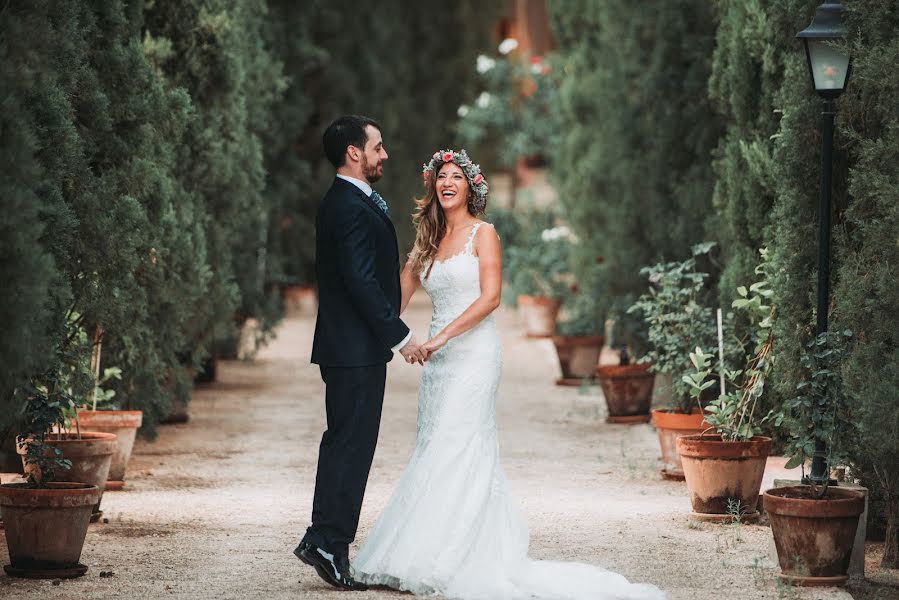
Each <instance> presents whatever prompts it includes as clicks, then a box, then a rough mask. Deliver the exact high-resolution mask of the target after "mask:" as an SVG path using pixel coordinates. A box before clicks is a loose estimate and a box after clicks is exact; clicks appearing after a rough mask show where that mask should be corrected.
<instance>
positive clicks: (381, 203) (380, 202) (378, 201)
mask: <svg viewBox="0 0 899 600" xmlns="http://www.w3.org/2000/svg"><path fill="white" fill-rule="evenodd" d="M371 199H372V201H373V202H374V203H375V204H377V205H378V206H380V207H381V210H383V211H384V214H385V215H387V216H390V211H389V210H387V203H386V202H384V198H381V194H379V193H378V192H375V191H372V193H371Z"/></svg>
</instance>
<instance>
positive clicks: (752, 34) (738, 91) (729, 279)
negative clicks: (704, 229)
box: [708, 0, 807, 306]
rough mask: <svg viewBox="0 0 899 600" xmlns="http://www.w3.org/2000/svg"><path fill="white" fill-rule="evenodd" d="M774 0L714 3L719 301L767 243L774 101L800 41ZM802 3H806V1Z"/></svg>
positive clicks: (746, 274)
mask: <svg viewBox="0 0 899 600" xmlns="http://www.w3.org/2000/svg"><path fill="white" fill-rule="evenodd" d="M777 4H778V2H774V1H772V0H749V1H748V2H747V1H737V0H724V1H722V2H719V3H718V29H717V32H716V42H715V52H714V56H713V61H712V72H711V77H710V79H709V96H710V97H711V99H712V101H713V103H714V107H715V110H716V112H717V113H718V114H719V115H720V118H721V119H722V120H723V122H724V130H723V131H722V135H721V137H720V139H719V141H718V146H717V148H716V150H715V160H714V162H713V168H714V172H715V192H714V196H713V206H714V209H715V216H714V218H713V219H711V220H710V221H709V223H708V228H709V232H708V237H709V239H714V240H716V241H718V242H719V243H720V247H721V252H722V260H723V264H724V266H723V268H722V273H721V277H720V281H719V290H720V296H721V302H722V304H723V305H724V306H727V305H729V304H730V301H731V300H732V299H733V297H734V293H735V290H736V288H737V286H740V285H744V284H745V283H746V282H747V281H751V280H752V278H753V269H754V268H755V265H756V264H758V260H759V254H758V250H759V249H760V248H762V247H763V246H766V245H768V244H769V243H770V241H771V236H770V231H769V228H770V227H771V224H772V223H771V209H772V206H773V205H774V196H775V192H776V181H775V179H774V177H773V174H774V169H773V152H774V143H775V137H774V134H775V133H776V132H777V129H778V126H779V124H780V115H781V113H782V112H783V111H782V109H781V108H779V107H778V106H777V103H776V102H775V97H776V94H777V93H778V90H779V89H780V87H781V85H782V83H783V78H784V62H785V61H792V60H795V56H796V54H797V51H798V45H797V44H796V42H795V40H793V38H792V34H793V33H795V32H794V31H791V30H790V29H789V25H790V23H784V20H783V19H782V18H780V19H779V18H778V17H777V15H776V14H775V13H776V8H775V6H776V5H777ZM806 4H807V3H806Z"/></svg>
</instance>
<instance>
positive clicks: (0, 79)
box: [0, 2, 74, 441]
mask: <svg viewBox="0 0 899 600" xmlns="http://www.w3.org/2000/svg"><path fill="white" fill-rule="evenodd" d="M50 14H51V10H50V6H49V3H47V2H43V3H33V4H31V5H30V6H27V7H21V6H8V7H7V8H6V10H4V11H3V13H0V89H2V90H3V102H2V108H3V110H2V111H0V135H2V139H3V144H2V149H3V150H2V156H3V160H2V163H0V199H2V203H3V213H2V214H3V216H2V218H0V277H2V281H3V282H4V289H5V291H6V293H4V294H0V317H2V319H3V323H4V324H5V325H4V327H5V330H4V334H3V336H2V340H0V364H2V368H0V438H2V439H3V440H4V441H6V440H8V439H10V437H9V436H10V433H9V430H10V428H11V427H12V425H13V421H14V420H15V418H16V416H17V415H18V414H19V412H20V407H19V406H17V405H16V404H14V402H13V391H14V390H15V389H16V388H18V387H19V386H21V385H22V384H23V383H24V382H25V381H26V380H27V378H28V376H29V375H30V374H31V373H37V372H41V371H43V370H45V369H46V368H48V367H49V366H50V365H51V364H52V362H53V350H54V348H55V346H56V343H57V336H56V333H57V332H58V330H59V329H60V319H59V315H60V310H59V307H60V306H61V305H64V304H67V303H68V295H69V293H68V288H67V284H68V282H67V280H66V278H65V275H64V273H63V272H62V269H61V267H60V265H59V264H58V262H57V258H56V255H55V253H54V252H53V249H52V248H51V247H50V244H51V241H52V240H56V241H57V242H58V243H63V241H64V240H65V238H66V237H67V232H68V231H70V230H71V228H72V227H73V218H72V215H71V213H70V212H69V211H68V210H67V207H66V206H65V203H64V202H63V200H62V196H61V192H60V189H59V187H58V186H57V185H55V182H54V181H53V180H52V179H51V178H53V177H57V178H58V170H57V169H54V167H53V165H51V164H49V161H48V160H46V159H42V155H46V154H47V152H48V143H47V139H46V138H47V135H48V134H49V131H48V130H50V129H53V130H54V133H56V132H58V130H59V129H65V130H66V133H67V134H68V135H58V136H57V140H58V141H59V142H61V143H60V145H59V146H57V147H55V148H54V149H53V150H54V151H55V152H61V151H64V150H67V149H68V148H69V147H70V146H71V145H72V143H73V138H74V132H73V131H72V130H71V127H67V126H66V125H68V124H63V125H59V124H58V122H54V121H57V120H58V119H59V115H61V114H65V112H66V110H67V103H66V101H65V94H64V91H63V89H62V83H61V82H60V81H59V74H58V72H57V68H58V60H59V57H58V56H56V55H55V53H54V52H53V50H52V49H53V42H52V40H53V37H52V36H50V35H46V34H52V33H54V31H53V29H54V28H53V25H52V23H51V20H50ZM36 107H40V108H41V110H40V113H39V112H38V111H36V110H34V109H35V108H36ZM45 131H46V132H47V133H44V132H45ZM47 158H50V157H47ZM52 224H57V225H58V231H52V230H50V226H51V225H52Z"/></svg>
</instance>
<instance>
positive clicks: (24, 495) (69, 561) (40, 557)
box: [0, 371, 100, 579]
mask: <svg viewBox="0 0 899 600" xmlns="http://www.w3.org/2000/svg"><path fill="white" fill-rule="evenodd" d="M59 379H60V378H59V373H58V372H53V371H51V372H48V373H46V374H45V375H44V376H43V377H41V378H40V381H32V382H29V383H28V384H27V385H26V386H23V388H21V389H18V390H16V393H15V398H16V400H18V401H19V402H20V403H21V405H22V406H23V408H24V410H23V417H22V420H21V423H22V425H21V429H20V433H19V436H18V438H17V442H16V444H17V447H18V450H19V452H20V454H22V461H23V463H24V471H25V479H26V483H6V484H3V485H0V513H2V518H3V524H4V526H5V529H6V544H7V549H8V550H9V559H10V564H8V565H5V566H4V569H5V571H6V573H7V574H9V575H10V576H12V577H27V578H52V579H60V578H69V577H77V576H80V575H83V574H84V573H85V572H86V571H87V567H86V566H85V565H82V564H81V563H80V562H79V560H80V559H81V551H82V548H83V546H84V539H85V535H86V534H87V528H88V524H89V522H90V518H91V513H92V511H93V506H94V505H95V504H97V503H98V502H99V501H100V489H99V488H98V487H97V486H96V485H93V484H91V483H85V482H76V481H66V482H61V481H59V480H60V479H62V478H63V476H64V475H66V474H68V473H69V471H70V470H71V468H72V461H71V460H70V459H68V458H67V457H65V456H64V451H63V449H62V448H60V447H59V445H57V444H51V443H49V442H50V441H51V439H53V438H55V434H52V433H50V430H51V429H52V428H53V427H54V426H61V425H63V424H64V421H65V417H64V414H63V405H64V403H65V402H66V401H67V400H69V398H67V396H66V393H65V391H64V389H63V388H61V387H60V381H59Z"/></svg>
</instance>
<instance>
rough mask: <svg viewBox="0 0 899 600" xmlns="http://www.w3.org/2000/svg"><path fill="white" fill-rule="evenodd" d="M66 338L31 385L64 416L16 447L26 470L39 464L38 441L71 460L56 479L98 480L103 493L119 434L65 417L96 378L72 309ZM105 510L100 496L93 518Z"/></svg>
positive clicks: (45, 448)
mask: <svg viewBox="0 0 899 600" xmlns="http://www.w3.org/2000/svg"><path fill="white" fill-rule="evenodd" d="M64 339H65V342H64V344H65V345H64V346H63V347H62V348H61V349H60V351H59V354H58V356H59V358H58V360H57V362H56V365H55V367H53V368H52V369H51V370H49V371H48V372H47V373H45V374H43V376H42V377H40V378H35V379H34V381H33V385H32V391H31V396H32V397H35V398H37V397H44V398H46V402H48V403H50V404H51V405H54V406H58V407H59V409H60V410H61V411H63V416H62V418H60V419H58V420H57V421H55V428H54V429H53V430H50V431H46V432H42V434H41V435H42V437H41V438H40V441H37V440H36V439H35V438H34V437H27V436H26V437H23V438H21V439H19V441H18V443H17V448H16V451H17V452H18V453H19V455H20V456H21V457H22V465H23V467H24V469H25V471H26V474H27V471H28V469H29V468H30V467H29V465H33V464H36V463H35V462H34V461H31V462H29V456H31V455H33V453H34V452H35V450H34V447H35V446H39V447H41V448H43V452H44V453H45V454H48V455H57V454H58V455H59V456H61V457H62V458H63V459H65V460H66V461H67V464H68V465H69V468H68V469H65V470H57V471H56V473H55V480H56V481H63V482H75V483H87V484H90V485H95V486H97V488H98V489H99V492H100V497H101V498H102V496H103V490H104V489H105V488H106V479H107V477H108V475H109V467H110V465H111V463H112V456H113V454H114V453H115V451H116V444H117V437H116V435H115V434H112V433H104V432H99V431H85V430H84V428H82V427H81V426H80V424H78V423H77V422H76V424H75V425H74V427H73V426H71V424H70V421H69V420H68V419H66V418H65V412H64V411H66V410H68V411H70V413H71V414H72V415H74V414H75V412H74V411H75V407H76V406H77V405H78V404H79V403H80V402H79V400H78V399H80V398H85V397H87V396H88V395H89V394H90V393H91V392H92V391H93V390H94V388H95V385H96V383H95V380H94V373H93V372H92V371H91V369H90V357H91V353H92V345H91V342H90V341H89V339H88V336H87V332H86V331H85V330H84V328H83V327H82V326H81V319H80V317H79V316H78V315H75V314H73V315H71V316H70V318H69V319H68V321H67V335H66V336H65V338H64ZM100 515H101V513H100V500H99V499H98V500H97V502H96V503H95V504H94V507H93V512H92V516H91V518H92V520H97V519H98V518H99V517H100Z"/></svg>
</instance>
